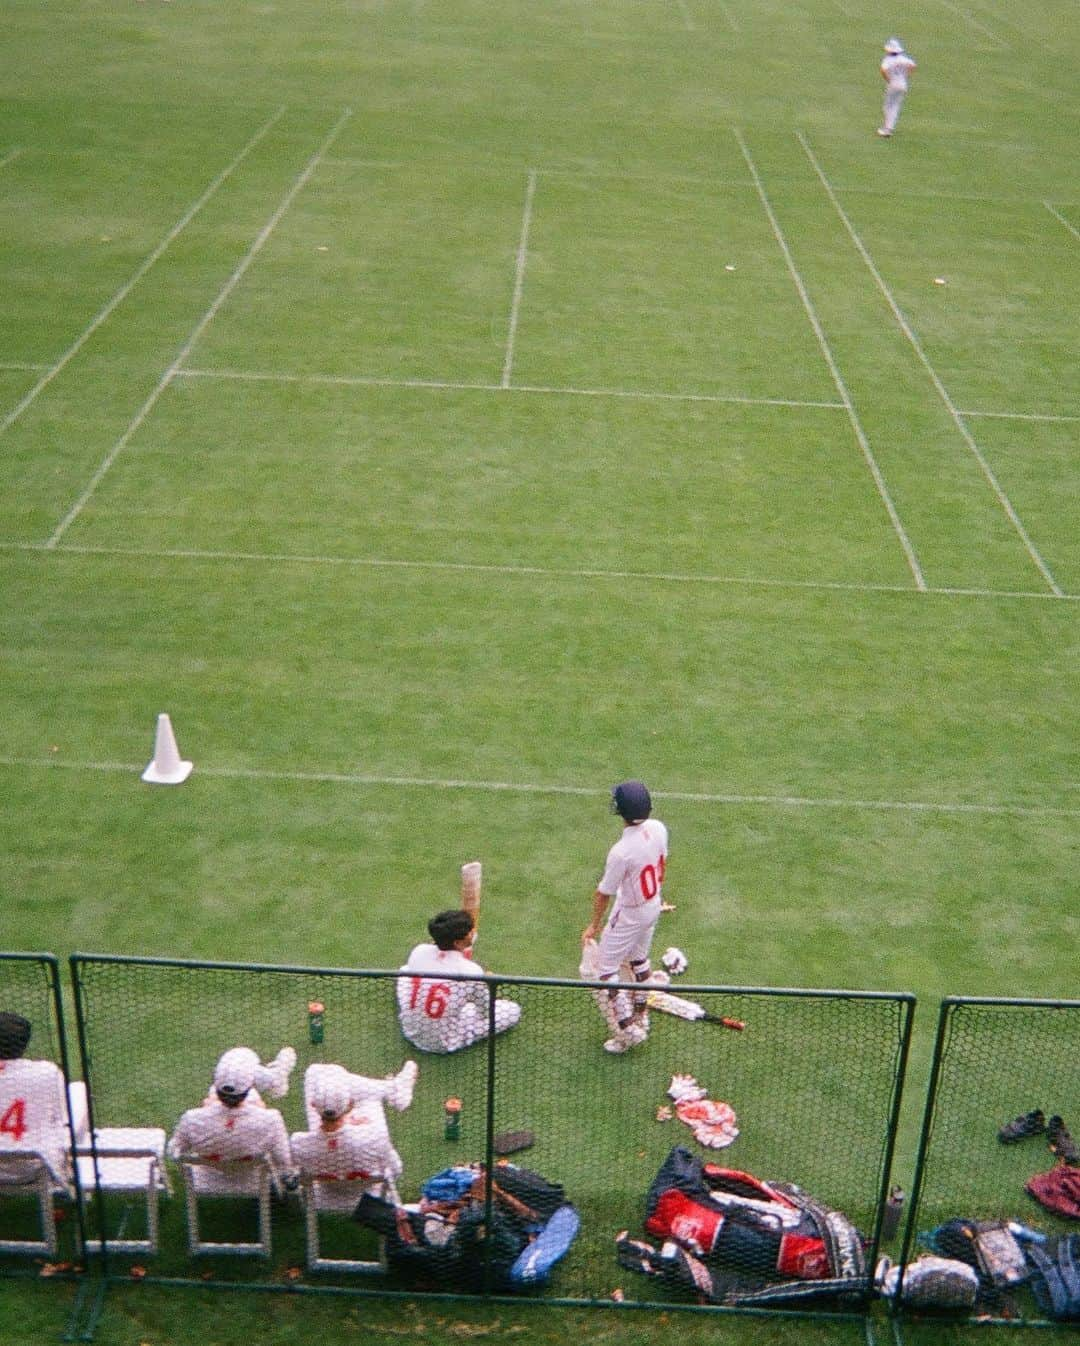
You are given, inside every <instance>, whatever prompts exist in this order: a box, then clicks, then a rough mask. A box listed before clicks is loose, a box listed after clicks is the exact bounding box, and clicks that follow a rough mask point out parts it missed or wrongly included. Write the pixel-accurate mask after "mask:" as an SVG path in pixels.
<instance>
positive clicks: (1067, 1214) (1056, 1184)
mask: <svg viewBox="0 0 1080 1346" xmlns="http://www.w3.org/2000/svg"><path fill="white" fill-rule="evenodd" d="M1035 1136H1046V1139H1047V1144H1048V1146H1049V1149H1050V1152H1051V1154H1053V1155H1054V1157H1055V1160H1056V1163H1055V1164H1054V1166H1053V1167H1052V1168H1051V1169H1049V1170H1048V1171H1047V1172H1044V1173H1039V1174H1036V1175H1035V1176H1034V1177H1032V1178H1031V1179H1029V1181H1028V1182H1027V1183H1025V1185H1024V1190H1025V1191H1026V1192H1027V1193H1028V1194H1029V1195H1030V1196H1032V1197H1034V1198H1035V1200H1036V1201H1038V1202H1039V1203H1040V1205H1042V1206H1044V1207H1045V1208H1046V1209H1047V1210H1050V1211H1052V1212H1053V1213H1054V1214H1055V1215H1059V1216H1062V1217H1064V1218H1066V1219H1074V1220H1075V1219H1080V1147H1078V1146H1077V1145H1076V1143H1075V1141H1074V1140H1073V1138H1072V1136H1071V1135H1070V1133H1069V1129H1068V1127H1067V1126H1066V1125H1065V1123H1064V1121H1063V1120H1062V1118H1061V1117H1060V1116H1057V1115H1055V1116H1052V1117H1050V1118H1049V1120H1047V1118H1046V1116H1045V1114H1044V1113H1043V1111H1042V1110H1041V1109H1040V1108H1034V1109H1032V1110H1031V1111H1030V1112H1026V1113H1021V1115H1020V1116H1018V1117H1015V1118H1014V1119H1013V1120H1012V1121H1010V1122H1006V1123H1005V1125H1004V1126H1002V1127H1000V1128H999V1130H998V1140H999V1141H1000V1142H1001V1144H1003V1145H1015V1144H1017V1143H1018V1142H1020V1141H1024V1140H1028V1139H1031V1138H1033V1137H1035ZM920 1242H921V1243H922V1244H923V1246H925V1247H926V1248H928V1249H929V1251H928V1252H927V1253H925V1254H924V1255H922V1256H920V1257H917V1258H916V1259H915V1260H914V1261H912V1262H909V1263H908V1265H907V1266H905V1267H904V1268H903V1274H902V1275H901V1269H900V1268H899V1267H894V1266H892V1264H891V1263H890V1262H889V1260H888V1258H882V1259H881V1261H880V1262H879V1263H878V1267H877V1271H876V1273H875V1283H876V1288H877V1289H878V1290H879V1292H880V1293H881V1294H883V1295H885V1296H887V1297H889V1298H894V1297H897V1296H899V1299H900V1301H901V1302H902V1303H904V1304H905V1305H908V1306H910V1307H913V1308H922V1309H927V1308H929V1309H963V1310H966V1311H968V1312H975V1313H977V1314H980V1315H987V1316H999V1317H1004V1318H1019V1317H1021V1316H1022V1314H1021V1310H1020V1306H1019V1304H1018V1303H1017V1301H1016V1299H1015V1295H1016V1293H1017V1292H1018V1291H1020V1290H1021V1289H1023V1288H1025V1287H1027V1288H1030V1290H1031V1293H1032V1295H1033V1296H1034V1298H1035V1301H1036V1303H1037V1304H1038V1306H1039V1308H1040V1310H1041V1311H1042V1313H1043V1314H1044V1315H1045V1316H1046V1317H1048V1318H1051V1319H1054V1320H1056V1321H1061V1322H1076V1321H1080V1235H1078V1234H1068V1235H1059V1236H1054V1235H1051V1234H1047V1233H1043V1232H1042V1231H1040V1230H1038V1229H1033V1228H1031V1227H1029V1226H1028V1225H1026V1224H1022V1223H1020V1222H1019V1221H1017V1220H986V1219H981V1220H977V1219H968V1218H964V1217H958V1218H955V1219H952V1220H947V1221H945V1223H944V1224H940V1225H938V1226H937V1228H935V1229H933V1230H931V1231H930V1232H929V1233H928V1234H923V1235H920Z"/></svg>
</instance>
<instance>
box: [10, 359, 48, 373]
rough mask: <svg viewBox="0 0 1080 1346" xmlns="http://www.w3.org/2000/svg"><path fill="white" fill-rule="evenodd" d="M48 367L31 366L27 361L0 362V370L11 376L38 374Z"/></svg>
mask: <svg viewBox="0 0 1080 1346" xmlns="http://www.w3.org/2000/svg"><path fill="white" fill-rule="evenodd" d="M48 368H49V366H48V365H41V364H33V363H32V362H31V361H29V360H0V369H2V370H4V371H5V372H7V373H12V374H40V373H41V371H42V370H43V369H48Z"/></svg>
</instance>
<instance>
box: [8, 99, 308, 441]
mask: <svg viewBox="0 0 1080 1346" xmlns="http://www.w3.org/2000/svg"><path fill="white" fill-rule="evenodd" d="M284 112H285V108H284V106H282V107H280V108H278V110H277V112H275V113H274V115H273V116H272V117H271V118H270V120H269V121H268V122H267V123H266V125H265V126H263V127H262V128H261V129H260V130H258V131H256V133H255V134H254V135H253V136H252V138H251V139H250V140H249V141H248V143H247V144H246V145H245V146H244V148H243V149H242V150H241V151H240V153H239V154H238V155H237V156H236V158H235V159H234V160H233V161H232V163H231V164H229V165H228V167H227V168H223V169H222V171H221V172H220V173H219V174H218V175H217V177H216V178H215V179H214V180H213V182H211V184H210V186H209V187H207V189H206V191H205V192H203V194H202V196H200V197H199V199H198V200H197V201H196V202H195V204H194V205H193V206H191V207H190V208H189V209H188V210H187V211H185V213H184V214H183V215H182V216H181V217H180V219H179V220H177V222H176V223H175V224H174V225H173V227H172V228H171V229H170V230H169V232H168V233H167V234H166V235H165V237H164V238H163V239H162V240H161V242H160V243H159V244H158V245H157V247H156V248H155V249H154V250H153V252H152V253H150V255H149V256H148V257H147V258H146V260H145V261H143V262H142V263H141V264H140V266H139V267H138V268H137V270H136V271H135V273H134V275H133V276H132V277H131V279H130V280H128V281H126V282H125V283H124V284H123V285H122V286H121V287H120V289H119V290H117V292H116V293H115V294H114V295H113V297H112V298H111V299H110V300H109V302H108V303H107V304H106V305H105V307H104V308H103V309H102V310H101V311H100V313H98V314H97V316H96V317H94V318H93V319H92V320H91V322H90V325H89V326H88V327H87V328H86V329H85V330H84V331H83V333H82V334H81V335H80V336H79V337H77V338H76V340H75V341H74V342H73V343H72V345H70V346H69V347H68V348H67V350H66V351H65V352H64V353H63V355H61V357H60V359H59V360H57V361H56V363H55V364H54V365H51V366H47V367H46V373H45V374H44V375H43V376H42V377H41V378H40V379H38V381H37V383H35V384H34V386H33V387H32V388H31V389H30V391H29V392H28V393H27V394H26V395H25V396H24V397H23V398H22V399H21V401H19V402H17V403H16V405H15V407H14V408H13V409H12V410H11V411H10V412H8V414H7V415H6V416H5V417H4V419H3V420H2V421H0V434H3V433H4V431H5V430H7V429H8V428H9V427H10V426H11V425H13V424H14V423H15V422H16V421H17V420H18V419H19V417H20V416H21V415H22V414H23V412H24V411H25V410H26V409H27V407H28V406H30V404H31V403H32V402H33V401H34V400H35V398H36V397H37V396H38V394H39V393H41V392H43V391H44V390H45V389H46V388H47V387H48V386H49V384H50V383H51V382H52V381H53V379H54V378H56V376H57V374H59V373H60V371H61V370H62V369H63V368H64V367H65V366H66V365H67V364H68V363H69V361H71V360H73V359H74V358H75V356H76V355H78V353H79V351H81V350H82V348H83V346H85V345H86V343H87V342H88V341H89V340H90V338H91V337H92V336H93V335H94V333H95V332H96V331H97V330H98V328H99V327H100V326H101V325H102V323H104V322H105V321H107V319H108V318H109V316H110V315H111V314H112V313H113V312H114V311H115V310H116V308H117V307H118V306H119V305H120V304H122V303H123V302H124V300H125V299H126V298H127V297H128V295H129V294H130V293H131V291H132V290H133V289H134V288H135V286H136V285H138V283H139V281H140V280H142V278H143V276H145V275H146V273H147V272H148V271H149V270H150V268H151V267H152V266H153V265H154V263H155V262H157V261H158V260H159V258H160V257H161V256H162V254H163V253H164V252H165V250H166V249H167V248H168V247H169V245H170V244H171V243H173V242H174V241H175V240H176V238H177V237H178V236H179V235H180V234H181V233H182V232H183V230H184V229H186V228H187V226H188V225H189V224H190V223H191V221H192V220H193V219H194V218H195V216H196V215H197V214H198V213H199V211H200V210H202V208H203V206H205V205H206V203H207V201H209V200H210V198H211V197H212V196H213V195H214V193H215V192H216V191H217V190H218V188H219V187H220V186H221V185H222V183H223V182H225V181H226V179H227V178H229V177H230V176H231V175H232V173H233V172H234V171H235V170H236V169H237V168H238V167H239V166H240V164H241V163H243V161H244V160H245V159H246V158H247V156H248V155H249V154H250V153H251V151H252V150H253V149H254V148H255V146H256V145H257V144H258V143H259V141H260V140H262V138H263V137H264V136H265V135H266V134H267V132H268V131H270V130H271V128H272V127H273V126H274V125H275V123H276V122H278V121H279V120H280V119H281V117H282V116H283V115H284Z"/></svg>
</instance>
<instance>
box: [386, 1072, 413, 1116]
mask: <svg viewBox="0 0 1080 1346" xmlns="http://www.w3.org/2000/svg"><path fill="white" fill-rule="evenodd" d="M419 1073H420V1067H419V1066H418V1065H417V1064H416V1062H415V1061H406V1062H405V1064H404V1065H403V1066H402V1067H401V1069H400V1070H399V1071H398V1073H397V1074H396V1075H392V1076H391V1077H390V1088H389V1090H388V1092H387V1095H386V1101H387V1102H388V1103H389V1104H390V1106H391V1107H392V1108H396V1109H397V1111H398V1112H404V1111H405V1109H406V1108H407V1107H408V1106H409V1104H410V1103H411V1102H412V1100H413V1089H414V1088H415V1087H416V1077H417V1075H419Z"/></svg>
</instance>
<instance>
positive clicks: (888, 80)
mask: <svg viewBox="0 0 1080 1346" xmlns="http://www.w3.org/2000/svg"><path fill="white" fill-rule="evenodd" d="M915 68H916V66H915V62H914V61H913V60H912V59H911V57H910V56H909V55H908V54H907V52H906V51H905V50H904V44H903V43H902V42H901V41H900V39H899V38H898V37H890V38H889V40H888V42H886V43H885V59H884V60H883V61H882V63H881V78H882V79H883V80H884V81H885V109H884V114H883V120H882V123H881V125H880V126H879V127H878V135H879V136H883V137H884V138H885V139H886V140H887V139H888V138H889V136H891V135H892V133H893V132H894V131H895V130H896V122H897V118H898V117H899V116H900V109H901V107H902V106H903V103H904V96H905V95H906V94H907V91H908V76H909V75H910V74H911V72H912V71H913V70H914V69H915Z"/></svg>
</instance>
